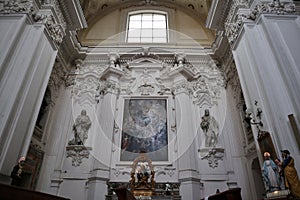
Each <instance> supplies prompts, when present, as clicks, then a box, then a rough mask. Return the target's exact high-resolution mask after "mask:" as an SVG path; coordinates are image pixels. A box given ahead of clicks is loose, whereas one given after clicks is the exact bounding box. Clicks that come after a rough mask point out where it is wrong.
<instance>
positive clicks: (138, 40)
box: [127, 38, 141, 43]
mask: <svg viewBox="0 0 300 200" xmlns="http://www.w3.org/2000/svg"><path fill="white" fill-rule="evenodd" d="M127 42H137V43H140V42H141V38H128V40H127Z"/></svg>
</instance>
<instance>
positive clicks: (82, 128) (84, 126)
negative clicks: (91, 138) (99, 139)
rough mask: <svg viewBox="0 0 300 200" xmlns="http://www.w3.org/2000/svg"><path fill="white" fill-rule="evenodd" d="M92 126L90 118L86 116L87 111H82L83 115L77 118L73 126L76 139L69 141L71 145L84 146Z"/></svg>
mask: <svg viewBox="0 0 300 200" xmlns="http://www.w3.org/2000/svg"><path fill="white" fill-rule="evenodd" d="M91 125H92V122H91V119H90V117H89V116H88V115H87V114H86V110H84V109H83V110H81V114H80V115H79V116H78V117H77V118H76V120H75V123H74V125H73V131H74V139H72V140H70V141H69V143H68V144H69V145H84V142H85V140H86V139H87V138H88V130H89V129H90V127H91Z"/></svg>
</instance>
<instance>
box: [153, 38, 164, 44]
mask: <svg viewBox="0 0 300 200" xmlns="http://www.w3.org/2000/svg"><path fill="white" fill-rule="evenodd" d="M153 42H159V43H166V42H167V38H165V37H163V38H153Z"/></svg>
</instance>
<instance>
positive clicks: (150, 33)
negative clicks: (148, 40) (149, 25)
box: [141, 29, 152, 37]
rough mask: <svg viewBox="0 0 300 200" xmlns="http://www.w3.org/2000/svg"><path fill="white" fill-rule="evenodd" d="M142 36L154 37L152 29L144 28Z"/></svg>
mask: <svg viewBox="0 0 300 200" xmlns="http://www.w3.org/2000/svg"><path fill="white" fill-rule="evenodd" d="M141 37H152V29H142V34H141Z"/></svg>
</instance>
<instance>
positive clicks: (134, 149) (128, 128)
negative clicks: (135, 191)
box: [120, 99, 168, 161]
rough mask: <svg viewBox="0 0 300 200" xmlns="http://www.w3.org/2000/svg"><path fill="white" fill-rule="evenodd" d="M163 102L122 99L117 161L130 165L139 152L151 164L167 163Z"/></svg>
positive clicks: (158, 100)
mask: <svg viewBox="0 0 300 200" xmlns="http://www.w3.org/2000/svg"><path fill="white" fill-rule="evenodd" d="M167 127H168V126H167V100H166V99H125V102H124V115H123V125H122V142H121V158H120V160H121V161H133V160H134V159H135V158H136V157H137V156H138V155H139V153H141V152H145V153H147V155H148V157H149V158H150V159H151V160H152V161H168V128H167Z"/></svg>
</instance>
